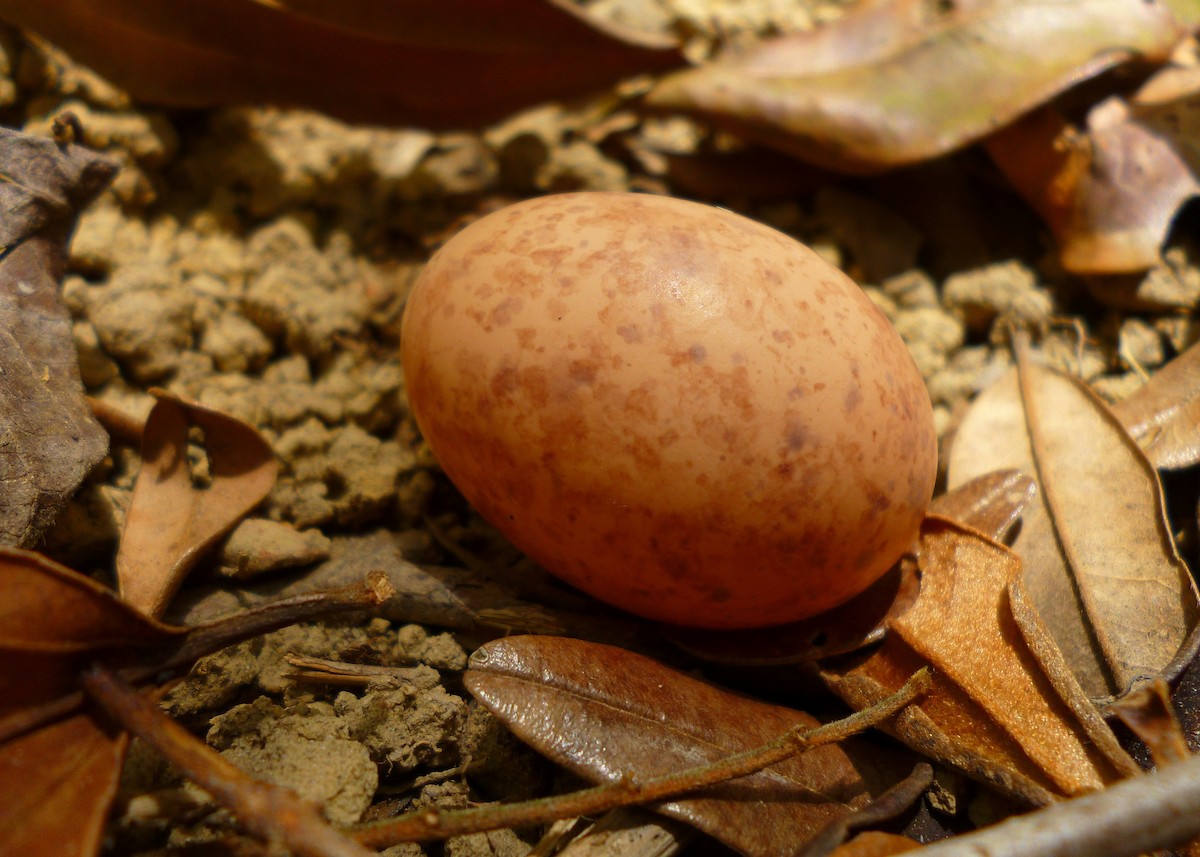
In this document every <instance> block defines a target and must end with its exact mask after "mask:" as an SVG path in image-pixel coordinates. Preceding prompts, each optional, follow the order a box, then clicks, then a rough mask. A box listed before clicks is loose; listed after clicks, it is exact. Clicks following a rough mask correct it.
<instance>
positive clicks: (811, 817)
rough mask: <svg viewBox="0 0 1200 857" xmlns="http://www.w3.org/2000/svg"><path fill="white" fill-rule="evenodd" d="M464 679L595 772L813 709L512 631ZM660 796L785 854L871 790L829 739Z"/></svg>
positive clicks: (759, 740) (757, 729) (538, 737)
mask: <svg viewBox="0 0 1200 857" xmlns="http://www.w3.org/2000/svg"><path fill="white" fill-rule="evenodd" d="M465 683H466V686H467V689H468V690H470V691H471V693H473V694H474V695H475V697H476V698H477V699H479V700H480V702H482V703H483V704H484V705H486V706H487V707H488V708H489V709H490V710H491V711H492V712H493V713H495V714H496V715H497V716H498V717H499V718H500V719H501V721H503V722H504V724H505V725H506V726H508V727H509V728H510V729H511V730H512V731H513V732H515V733H516V734H517V735H518V737H520V738H521V739H522V740H524V741H526V742H527V743H529V744H532V745H533V746H534V747H535V748H536V749H537V750H538V751H539V752H541V753H543V754H545V755H546V756H548V757H550V758H551V759H553V760H554V761H556V762H558V763H559V764H562V765H564V766H566V767H567V768H569V769H571V770H572V771H574V772H575V773H577V774H579V775H580V776H583V777H585V778H587V779H589V780H592V781H598V782H616V781H619V780H620V779H621V778H622V777H623V776H633V777H635V778H638V779H644V778H649V777H653V776H656V775H661V774H666V773H670V772H673V771H679V770H683V769H685V768H690V767H693V766H696V765H701V764H708V763H712V762H715V761H717V760H719V759H721V758H724V757H726V756H729V755H731V754H733V753H737V752H741V751H745V750H750V749H753V748H756V747H759V746H761V745H762V744H765V743H766V742H768V741H770V740H772V739H773V738H775V737H777V736H779V735H781V734H783V733H784V732H786V731H787V730H788V729H790V728H792V727H793V726H795V725H797V724H801V723H803V724H813V725H815V723H816V721H815V720H814V719H813V718H811V717H810V716H809V715H807V714H804V713H803V712H800V711H795V710H791V709H787V708H782V707H780V706H775V705H768V704H766V703H762V702H757V701H754V700H751V699H746V698H744V697H740V696H737V695H735V694H732V693H729V692H727V691H723V690H720V689H718V688H716V687H713V686H711V685H708V684H706V683H704V682H701V681H698V680H696V679H693V678H689V677H687V676H685V675H683V674H681V673H678V672H675V671H674V670H671V669H669V668H667V667H665V666H662V665H660V664H658V663H656V662H654V661H651V660H649V659H647V658H645V657H642V656H641V655H637V654H634V653H632V652H629V651H626V650H624V649H617V648H614V647H611V646H603V645H599V644H595V643H585V642H582V641H579V640H572V639H568V638H563V637H532V636H531V637H510V638H508V639H504V640H498V641H496V642H493V643H489V644H487V645H485V646H484V647H483V648H481V649H480V650H478V651H477V652H476V654H475V655H474V656H473V657H472V660H471V668H470V669H469V670H468V672H467V674H466V676H465ZM705 795H706V796H705V797H702V798H701V797H697V798H691V799H688V800H677V801H671V802H669V803H666V804H664V805H663V806H661V807H660V809H661V811H663V812H665V813H667V814H668V815H671V816H674V817H676V818H679V819H681V820H683V821H687V822H689V823H691V824H694V825H695V826H697V827H699V828H700V829H701V830H704V831H705V832H707V833H709V834H710V835H712V836H715V837H716V838H718V839H720V840H722V841H723V842H725V843H726V844H727V845H729V846H731V847H733V848H735V849H737V850H739V851H741V852H743V853H745V854H750V855H784V854H791V853H792V852H794V851H795V849H796V846H797V845H799V844H800V843H802V842H804V841H805V840H806V839H808V838H809V837H811V836H813V835H814V834H815V833H817V832H818V831H820V830H821V829H822V828H824V827H825V825H826V824H827V823H829V822H830V821H832V820H834V819H836V818H839V817H842V816H845V815H847V814H848V813H849V812H850V811H851V810H853V809H856V808H859V807H861V806H863V805H865V804H866V803H867V801H868V800H869V797H870V794H869V791H868V788H867V786H866V784H865V783H864V781H863V779H862V777H861V776H860V775H859V773H858V771H857V770H856V768H855V766H854V764H853V763H852V761H851V758H850V757H849V756H848V755H847V754H846V752H845V751H844V750H843V749H842V748H841V747H840V746H838V745H826V746H822V747H817V748H814V749H812V750H809V751H807V752H805V753H804V754H803V755H800V756H794V757H791V758H789V759H788V760H786V761H784V762H781V763H780V764H778V765H776V766H774V767H772V768H770V769H768V770H765V771H762V772H760V773H757V774H753V775H751V776H748V777H743V778H740V779H737V780H733V781H731V782H728V783H725V784H723V785H720V786H716V787H714V788H713V789H711V790H708V791H706V792H705Z"/></svg>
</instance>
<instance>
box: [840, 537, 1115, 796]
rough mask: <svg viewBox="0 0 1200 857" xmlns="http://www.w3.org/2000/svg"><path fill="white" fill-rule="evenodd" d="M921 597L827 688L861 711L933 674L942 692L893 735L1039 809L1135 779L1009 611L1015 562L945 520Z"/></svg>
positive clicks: (930, 552)
mask: <svg viewBox="0 0 1200 857" xmlns="http://www.w3.org/2000/svg"><path fill="white" fill-rule="evenodd" d="M921 569H922V588H921V595H920V597H919V598H918V599H917V602H916V604H914V606H913V607H912V609H910V610H909V612H908V613H906V614H904V615H902V616H900V617H898V618H896V619H894V620H893V621H892V622H891V623H890V628H889V633H888V635H887V637H886V638H885V640H884V643H883V645H882V646H881V647H880V648H879V649H877V650H875V651H874V652H872V653H871V654H870V655H868V656H866V657H864V658H860V659H857V660H853V661H848V662H846V663H841V664H839V663H836V662H835V663H831V664H829V665H827V666H826V667H825V668H824V669H823V671H822V677H823V678H824V679H825V681H826V683H827V684H829V686H830V687H831V688H832V689H833V690H834V691H835V692H837V693H838V694H839V695H841V696H842V697H843V698H845V699H846V700H847V701H848V702H849V703H850V704H851V705H853V706H854V707H856V708H862V707H865V706H867V705H870V704H872V703H873V702H874V701H875V700H876V699H879V698H882V697H884V696H887V695H888V694H889V693H891V692H893V690H892V689H893V688H895V687H898V686H899V683H902V682H903V681H904V679H903V677H902V676H903V675H904V674H905V673H906V671H908V670H912V669H914V668H917V667H920V666H922V665H924V664H926V663H928V664H931V665H933V666H934V669H935V671H934V689H933V690H932V691H931V692H930V693H929V694H927V695H926V696H925V697H924V698H923V699H922V700H921V701H920V702H919V703H918V704H917V705H914V706H910V707H909V708H908V709H907V710H906V711H904V712H902V713H901V714H900V715H899V716H898V717H897V718H896V720H895V721H894V723H893V727H892V729H893V731H894V732H895V734H896V735H897V737H899V738H900V739H901V740H903V741H904V742H905V743H906V744H908V745H909V746H910V747H912V748H913V749H915V750H917V751H918V752H921V753H923V754H925V755H928V756H930V757H932V758H934V759H938V760H940V761H942V762H944V763H946V764H949V765H951V766H954V767H957V768H959V769H960V770H962V771H964V772H965V773H967V774H968V775H970V776H972V777H975V778H976V779H980V780H982V781H984V782H988V783H991V784H992V785H994V786H996V787H997V788H999V789H1001V790H1002V791H1005V792H1007V793H1009V794H1011V795H1014V796H1016V797H1018V798H1020V799H1022V800H1025V801H1027V802H1029V803H1034V804H1039V803H1045V802H1048V801H1050V800H1052V799H1054V798H1055V797H1057V796H1065V795H1068V794H1073V793H1078V792H1080V791H1087V790H1091V789H1095V788H1099V787H1101V786H1103V785H1104V784H1106V783H1108V782H1111V781H1113V780H1115V779H1118V778H1120V777H1122V776H1127V775H1129V774H1131V773H1134V772H1135V771H1136V770H1137V768H1136V766H1135V765H1134V764H1133V763H1132V761H1131V760H1129V759H1128V758H1127V757H1125V756H1124V754H1123V753H1122V751H1121V750H1120V747H1119V746H1117V744H1116V741H1115V739H1114V738H1113V737H1112V735H1111V733H1109V732H1108V731H1107V728H1106V727H1105V726H1104V724H1103V721H1101V720H1100V719H1099V716H1098V715H1097V714H1096V713H1095V711H1094V710H1093V709H1091V706H1090V705H1089V704H1088V702H1087V700H1086V699H1085V698H1084V697H1083V696H1082V694H1081V693H1080V692H1079V691H1078V690H1077V691H1076V698H1074V699H1071V700H1064V699H1063V697H1062V695H1061V694H1062V687H1056V686H1055V685H1053V684H1052V683H1051V682H1050V681H1049V679H1048V678H1047V677H1046V676H1045V675H1044V674H1043V672H1042V668H1041V665H1040V663H1039V662H1038V660H1037V659H1036V658H1035V656H1034V653H1033V651H1032V649H1031V648H1030V647H1029V646H1028V645H1027V644H1026V643H1025V641H1024V639H1023V636H1022V633H1021V631H1019V630H1018V628H1017V626H1016V624H1015V621H1014V620H1013V618H1012V617H1011V614H1009V612H1008V609H1007V600H1008V585H1009V582H1010V581H1011V580H1013V579H1014V578H1015V577H1016V576H1017V575H1018V574H1019V569H1020V563H1019V560H1017V558H1016V556H1015V555H1014V554H1013V553H1012V552H1011V551H1009V550H1008V549H1006V548H1004V547H1003V546H1002V545H999V544H997V543H995V542H992V541H991V540H989V539H987V538H986V537H985V536H983V535H982V534H980V533H977V532H974V531H972V530H968V529H964V528H961V527H960V526H959V525H957V524H955V523H953V522H951V521H949V520H942V519H938V518H936V517H930V518H927V519H926V522H925V524H924V526H923V529H922V543H921Z"/></svg>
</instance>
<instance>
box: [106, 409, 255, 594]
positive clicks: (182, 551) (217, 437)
mask: <svg viewBox="0 0 1200 857" xmlns="http://www.w3.org/2000/svg"><path fill="white" fill-rule="evenodd" d="M189 428H196V429H200V430H201V431H202V432H203V433H204V444H203V446H204V451H205V453H206V455H207V459H208V475H207V479H208V480H210V481H209V484H207V485H198V484H197V479H196V478H195V477H194V475H193V473H192V470H191V466H190V465H189V462H188V431H189ZM276 471H277V464H276V461H275V455H274V453H273V452H272V451H271V447H270V446H269V445H268V444H267V442H266V441H265V440H264V439H263V437H262V436H261V435H260V434H259V433H258V432H257V431H255V430H254V429H253V428H251V427H250V426H249V425H247V424H246V423H243V422H241V421H240V420H237V419H234V418H233V417H230V416H227V415H225V414H222V413H220V412H219V411H214V410H212V409H210V408H205V407H203V406H201V405H197V404H194V403H191V402H185V401H183V400H182V399H178V398H175V397H173V396H169V395H167V394H165V393H159V394H158V401H157V402H156V403H155V405H154V409H153V410H152V411H151V412H150V416H149V418H148V419H147V421H146V428H145V431H144V432H143V436H142V469H141V471H140V472H139V473H138V478H137V482H136V483H135V484H134V488H133V499H132V500H131V501H130V504H129V512H128V513H127V515H126V518H125V529H124V532H123V533H122V535H121V546H120V550H119V551H118V553H117V580H118V583H119V585H120V589H121V596H122V597H123V598H124V599H125V600H126V601H128V602H129V603H130V604H132V605H133V606H135V607H137V608H138V609H139V610H142V611H143V612H145V613H148V614H150V615H152V616H158V615H161V613H162V611H163V609H164V608H165V607H166V605H167V602H168V601H170V599H171V596H172V595H174V594H175V591H176V590H177V589H178V588H179V585H180V583H182V582H183V578H184V577H185V576H186V575H187V573H188V571H190V570H191V568H192V566H193V565H194V564H195V563H196V561H197V560H198V559H199V558H200V556H201V555H202V554H203V552H204V551H205V550H207V549H208V548H209V547H211V546H212V545H213V544H214V543H216V541H217V540H218V539H220V538H221V536H223V535H225V534H226V533H228V532H229V531H230V530H231V529H233V527H234V525H235V524H237V522H238V521H240V520H241V519H242V517H243V516H245V515H246V513H247V512H249V511H250V510H251V509H253V508H254V507H255V506H257V505H258V504H259V503H260V502H262V500H263V498H265V497H266V496H267V494H268V493H269V492H270V490H271V487H272V486H273V485H274V484H275V474H276Z"/></svg>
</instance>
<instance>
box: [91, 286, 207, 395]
mask: <svg viewBox="0 0 1200 857" xmlns="http://www.w3.org/2000/svg"><path fill="white" fill-rule="evenodd" d="M194 308H195V297H194V296H193V295H191V294H190V293H188V292H187V291H186V290H184V289H182V288H179V287H178V285H177V284H176V283H174V282H172V280H171V275H170V273H169V272H168V271H165V270H161V269H156V268H153V267H151V268H145V267H129V268H122V269H120V270H118V271H117V272H116V273H115V274H114V275H113V277H112V279H111V280H110V281H109V284H108V286H106V287H105V288H101V289H95V290H93V291H92V292H91V295H90V299H89V305H88V315H89V317H90V319H91V321H92V324H93V325H95V328H96V335H97V336H98V338H99V340H100V343H101V344H102V345H103V346H104V350H105V351H106V352H108V354H110V355H112V356H113V357H114V358H115V359H116V360H117V362H118V363H120V364H121V366H122V367H123V368H124V369H125V370H126V371H127V372H129V375H130V377H132V378H133V379H134V380H136V381H139V382H143V383H148V382H153V381H161V380H162V379H163V378H165V377H167V376H168V375H170V374H171V373H172V372H174V371H175V369H176V367H177V366H178V365H179V361H180V354H181V353H182V352H184V351H187V350H188V349H190V348H191V346H192V313H193V311H194Z"/></svg>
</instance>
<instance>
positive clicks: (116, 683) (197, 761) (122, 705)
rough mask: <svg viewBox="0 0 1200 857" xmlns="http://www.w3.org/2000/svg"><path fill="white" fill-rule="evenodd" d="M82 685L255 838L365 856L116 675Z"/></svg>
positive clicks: (311, 809)
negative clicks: (232, 815)
mask: <svg viewBox="0 0 1200 857" xmlns="http://www.w3.org/2000/svg"><path fill="white" fill-rule="evenodd" d="M82 682H83V687H84V689H85V690H86V691H87V693H88V695H89V696H90V697H91V698H92V699H93V700H95V701H96V703H97V704H98V705H99V706H100V707H101V708H102V709H104V711H105V712H107V713H108V714H109V715H110V716H111V717H112V718H113V719H114V720H116V721H117V722H118V723H120V724H121V726H123V727H124V728H126V729H128V730H129V731H130V732H132V733H133V734H134V735H137V736H138V737H139V738H141V739H142V740H143V741H145V742H146V743H147V744H149V745H151V746H152V747H154V749H156V750H158V752H160V753H161V754H162V755H163V756H164V757H166V758H167V759H168V760H169V761H170V762H171V763H172V764H174V765H175V766H176V767H178V768H179V769H180V770H181V771H183V773H184V774H186V775H187V777H188V778H189V779H191V780H192V781H194V782H195V783H197V784H199V785H200V786H201V787H203V788H204V790H205V791H207V792H208V793H209V794H211V795H212V796H213V799H214V800H215V801H216V802H217V803H219V804H221V805H222V806H224V807H227V808H228V809H230V810H231V811H232V812H233V813H234V815H236V816H237V818H238V820H239V821H240V822H241V823H242V824H243V825H244V826H245V827H246V829H247V830H249V831H250V832H251V833H253V834H254V835H255V836H258V837H261V838H262V839H264V840H265V841H267V842H270V843H282V844H283V845H285V846H286V847H287V848H288V849H289V850H290V851H291V852H292V853H294V854H297V855H300V857H370V855H371V852H369V851H367V850H366V849H365V848H364V847H363V846H361V845H359V844H358V843H357V842H354V841H353V840H352V839H348V838H346V837H345V836H343V835H342V834H340V833H338V832H337V831H336V830H334V829H333V828H332V827H330V826H329V824H328V823H326V821H325V820H324V819H323V818H322V817H321V814H320V812H319V811H318V809H317V808H316V806H314V805H313V804H311V803H309V802H308V801H305V800H301V799H300V797H299V796H297V795H296V793H295V792H293V791H291V790H290V789H285V788H282V787H280V786H273V785H270V784H269V783H264V782H261V781H259V780H256V779H254V778H252V777H250V776H248V775H246V774H245V773H243V772H242V771H241V770H239V769H238V768H237V767H236V766H234V765H232V764H230V763H229V762H227V761H226V760H225V759H224V758H222V756H221V755H220V754H219V753H217V752H216V751H215V750H213V749H211V748H210V747H208V746H207V745H206V744H203V743H202V742H200V741H199V740H198V739H197V738H195V737H194V736H193V735H192V734H191V733H190V732H188V731H187V730H186V729H184V728H183V727H182V726H180V725H179V724H178V723H176V722H175V721H174V720H172V719H171V718H170V717H168V716H167V715H166V714H164V713H163V712H162V711H161V710H160V709H159V708H158V706H156V705H155V704H154V703H153V702H150V701H149V700H148V699H146V698H145V697H143V696H142V694H140V693H139V692H138V691H137V690H136V689H134V687H133V686H132V685H130V684H127V683H126V682H125V681H123V680H122V679H121V678H120V677H118V676H117V675H116V673H114V672H112V671H110V670H108V669H105V668H104V667H102V666H94V667H92V668H91V669H89V670H88V671H87V672H85V673H84V674H83V677H82Z"/></svg>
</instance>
